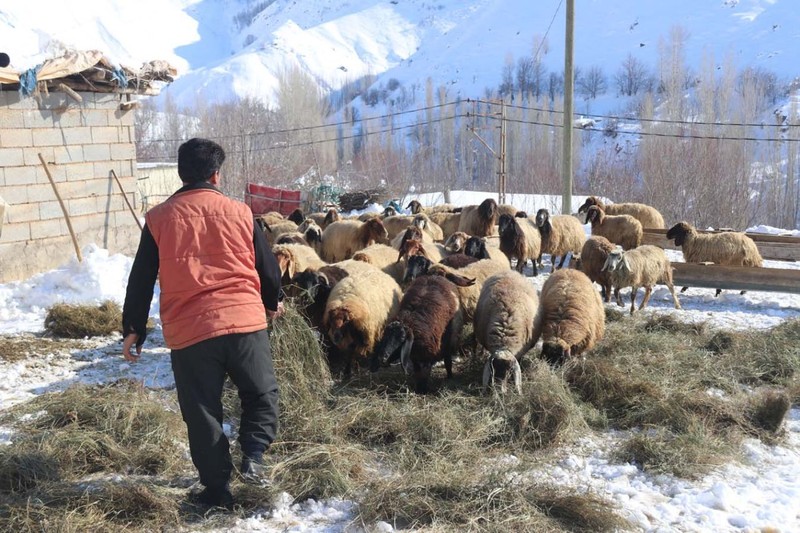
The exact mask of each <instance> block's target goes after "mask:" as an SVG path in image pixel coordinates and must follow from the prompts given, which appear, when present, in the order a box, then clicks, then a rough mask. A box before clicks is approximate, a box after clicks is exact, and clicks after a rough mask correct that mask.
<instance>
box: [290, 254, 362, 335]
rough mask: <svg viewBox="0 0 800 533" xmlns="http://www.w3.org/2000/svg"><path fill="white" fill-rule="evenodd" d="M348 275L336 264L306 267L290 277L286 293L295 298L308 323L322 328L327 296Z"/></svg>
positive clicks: (319, 328)
mask: <svg viewBox="0 0 800 533" xmlns="http://www.w3.org/2000/svg"><path fill="white" fill-rule="evenodd" d="M349 275H350V274H349V273H348V272H347V271H346V270H345V269H343V268H341V267H339V266H336V265H325V266H323V267H321V268H319V269H313V268H307V269H305V270H304V271H302V272H298V273H297V274H295V275H294V277H292V281H291V283H289V285H288V286H287V289H286V293H287V295H288V296H291V297H292V298H294V299H295V302H297V304H298V308H299V309H300V311H301V312H302V313H303V314H304V315H305V317H306V318H307V319H308V321H309V323H310V324H311V325H312V326H313V327H315V328H317V329H318V330H322V319H323V316H324V314H325V305H326V304H327V303H328V296H330V293H331V290H332V289H333V287H334V286H335V285H336V284H337V283H339V282H340V281H341V280H343V279H344V278H346V277H347V276H349Z"/></svg>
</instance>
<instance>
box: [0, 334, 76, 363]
mask: <svg viewBox="0 0 800 533" xmlns="http://www.w3.org/2000/svg"><path fill="white" fill-rule="evenodd" d="M85 347H86V345H85V343H82V342H79V341H73V340H58V341H55V340H53V339H48V338H42V337H36V336H33V335H7V336H0V360H1V361H5V362H7V363H16V362H17V361H22V360H24V359H28V358H30V357H34V356H37V355H45V354H52V353H53V352H55V351H64V352H66V351H69V350H73V349H79V348H85Z"/></svg>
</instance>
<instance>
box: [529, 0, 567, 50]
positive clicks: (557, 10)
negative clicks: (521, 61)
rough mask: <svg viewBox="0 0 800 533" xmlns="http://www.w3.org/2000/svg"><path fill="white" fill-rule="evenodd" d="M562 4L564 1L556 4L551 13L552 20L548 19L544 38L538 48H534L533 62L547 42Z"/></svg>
mask: <svg viewBox="0 0 800 533" xmlns="http://www.w3.org/2000/svg"><path fill="white" fill-rule="evenodd" d="M563 3H564V0H561V1H560V2H559V3H558V7H556V10H555V12H554V13H553V18H551V19H550V24H548V25H547V31H545V32H544V37H542V40H541V41H540V42H539V46H538V47H537V48H536V53H534V54H533V60H534V61H536V58H537V57H539V51H540V50H541V49H542V46H544V43H545V42H546V41H547V35H548V34H549V33H550V28H552V27H553V22H554V21H555V20H556V15H558V12H559V10H560V9H561V5H562V4H563Z"/></svg>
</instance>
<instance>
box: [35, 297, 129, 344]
mask: <svg viewBox="0 0 800 533" xmlns="http://www.w3.org/2000/svg"><path fill="white" fill-rule="evenodd" d="M44 327H45V330H46V331H47V333H48V334H50V335H54V336H56V337H66V338H70V339H82V338H84V337H100V336H105V335H111V334H112V333H115V332H119V331H120V328H121V327H122V310H121V309H120V307H119V304H117V303H116V302H113V301H111V300H106V301H105V302H103V303H101V304H100V305H99V306H91V305H70V304H56V305H54V306H52V307H50V308H49V309H48V310H47V316H46V317H45V319H44Z"/></svg>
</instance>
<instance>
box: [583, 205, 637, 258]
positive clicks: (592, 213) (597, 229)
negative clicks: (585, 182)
mask: <svg viewBox="0 0 800 533" xmlns="http://www.w3.org/2000/svg"><path fill="white" fill-rule="evenodd" d="M586 220H587V221H588V222H590V223H591V224H592V235H600V236H602V237H605V238H606V239H608V240H609V241H611V242H613V243H614V244H619V245H620V246H622V249H623V250H632V249H633V248H636V247H637V246H639V245H640V244H642V236H643V234H644V233H643V230H642V223H641V222H639V221H638V220H636V219H635V218H633V217H632V216H630V215H607V214H605V212H603V210H602V209H601V208H600V207H598V206H596V205H593V206H591V207H590V208H589V210H588V211H586Z"/></svg>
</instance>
